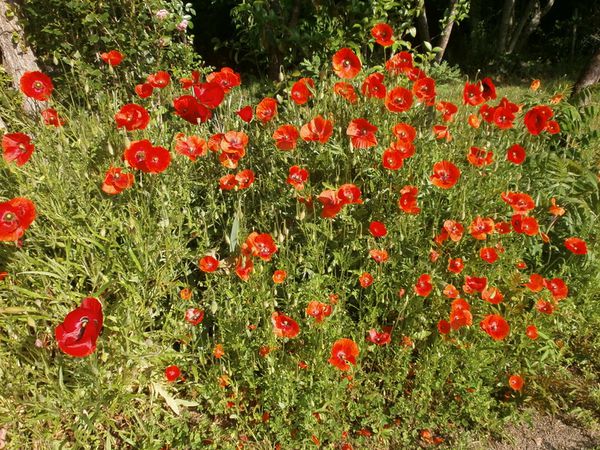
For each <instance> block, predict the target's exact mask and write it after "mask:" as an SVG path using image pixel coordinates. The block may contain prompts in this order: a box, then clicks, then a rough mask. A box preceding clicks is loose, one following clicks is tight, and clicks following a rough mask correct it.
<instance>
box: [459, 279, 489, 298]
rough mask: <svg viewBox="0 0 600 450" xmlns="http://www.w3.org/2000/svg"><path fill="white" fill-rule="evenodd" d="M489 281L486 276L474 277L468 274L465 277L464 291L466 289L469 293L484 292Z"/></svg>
mask: <svg viewBox="0 0 600 450" xmlns="http://www.w3.org/2000/svg"><path fill="white" fill-rule="evenodd" d="M487 281H488V280H487V278H486V277H472V276H470V275H467V276H466V277H465V284H464V286H463V291H465V292H466V293H467V294H472V293H473V292H483V290H484V289H485V288H486V286H487Z"/></svg>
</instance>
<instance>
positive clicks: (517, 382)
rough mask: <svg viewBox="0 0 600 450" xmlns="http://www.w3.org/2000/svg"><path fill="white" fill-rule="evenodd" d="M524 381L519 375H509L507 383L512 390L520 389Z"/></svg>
mask: <svg viewBox="0 0 600 450" xmlns="http://www.w3.org/2000/svg"><path fill="white" fill-rule="evenodd" d="M524 384H525V382H524V381H523V377H521V375H511V376H510V377H509V378H508V385H509V386H510V388H511V389H512V390H513V391H520V390H521V389H523V385H524Z"/></svg>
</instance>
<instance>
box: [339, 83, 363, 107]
mask: <svg viewBox="0 0 600 450" xmlns="http://www.w3.org/2000/svg"><path fill="white" fill-rule="evenodd" d="M333 92H334V93H335V94H336V95H339V96H340V97H343V98H345V99H346V100H347V101H349V102H350V103H356V101H357V100H358V96H357V95H356V92H355V91H354V87H353V86H352V85H351V84H349V83H345V82H343V81H340V82H338V83H335V84H334V85H333Z"/></svg>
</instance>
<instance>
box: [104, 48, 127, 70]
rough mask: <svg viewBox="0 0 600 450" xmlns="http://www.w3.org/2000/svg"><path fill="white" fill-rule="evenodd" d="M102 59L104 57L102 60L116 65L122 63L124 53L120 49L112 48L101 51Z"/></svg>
mask: <svg viewBox="0 0 600 450" xmlns="http://www.w3.org/2000/svg"><path fill="white" fill-rule="evenodd" d="M100 59H102V61H104V62H105V63H106V64H109V65H111V66H113V67H115V66H118V65H119V64H121V61H123V53H121V52H120V51H118V50H111V51H109V52H105V53H100Z"/></svg>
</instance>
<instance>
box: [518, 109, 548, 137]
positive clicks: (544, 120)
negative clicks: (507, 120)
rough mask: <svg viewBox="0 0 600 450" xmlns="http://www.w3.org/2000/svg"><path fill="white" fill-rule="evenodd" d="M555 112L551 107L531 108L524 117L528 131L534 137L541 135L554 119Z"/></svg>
mask: <svg viewBox="0 0 600 450" xmlns="http://www.w3.org/2000/svg"><path fill="white" fill-rule="evenodd" d="M553 115H554V112H553V111H552V109H551V108H550V107H549V106H546V105H539V106H534V107H533V108H531V109H530V110H529V111H527V113H525V116H524V117H523V122H524V123H525V127H526V128H527V131H529V133H530V134H532V135H533V136H537V135H539V134H540V133H541V132H542V131H544V130H545V129H546V126H547V125H548V121H549V120H550V119H551V118H552V116H553Z"/></svg>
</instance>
